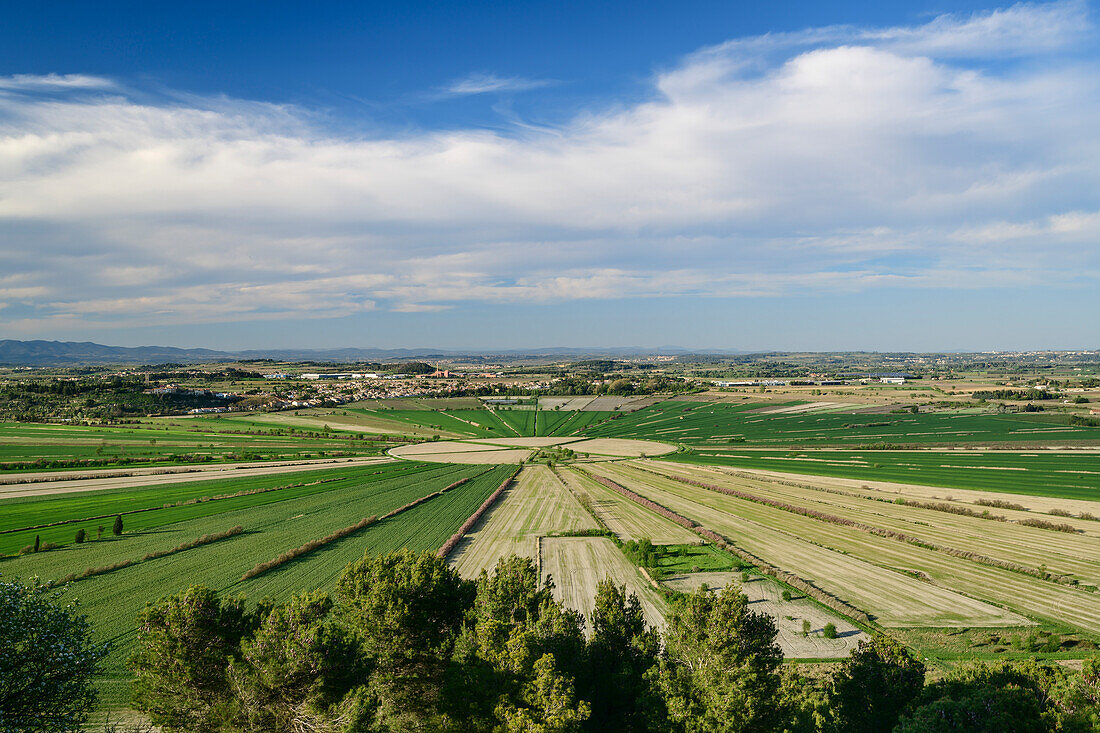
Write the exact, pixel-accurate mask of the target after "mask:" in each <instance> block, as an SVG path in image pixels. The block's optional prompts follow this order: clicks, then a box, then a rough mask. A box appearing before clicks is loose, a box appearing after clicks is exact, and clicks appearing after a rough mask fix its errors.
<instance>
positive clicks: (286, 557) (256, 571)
mask: <svg viewBox="0 0 1100 733" xmlns="http://www.w3.org/2000/svg"><path fill="white" fill-rule="evenodd" d="M490 470H492V469H491V468H488V469H486V470H484V471H482V472H481V473H479V474H475V475H473V476H467V477H466V478H464V479H459V480H458V481H455V482H454V483H453V484H450V485H448V486H445V487H443V488H442V489H440V490H439V491H433V492H432V493H430V494H428V495H426V496H422V497H420V498H419V499H415V500H414V501H410V502H409V503H408V504H405V505H404V506H401V507H398V508H397V509H394V510H393V511H391V512H389V513H387V514H383V515H382V516H381V517H379V516H377V515H371V516H369V517H364V518H363V519H360V520H359V521H358V522H356V523H355V524H352V525H349V526H347V527H343V528H341V529H338V530H336V531H335V532H333V533H331V534H329V535H326V536H324V537H322V538H320V539H317V540H310V541H309V542H307V543H305V544H304V545H300V546H298V547H295V548H294V549H293V550H287V551H286V552H284V553H283V554H281V555H279V556H278V557H275V558H272V559H271V560H266V561H264V562H262V563H258V564H257V565H255V566H254V567H253V568H252V569H251V570H248V571H247V572H245V573H244V575H242V576H241V580H242V581H244V580H249V579H251V578H255V577H256V576H258V575H263V574H264V573H266V572H267V571H269V570H274V569H275V568H277V567H279V566H280V565H284V564H286V563H288V562H290V561H291V560H296V559H298V558H300V557H304V556H306V555H308V554H310V553H311V552H314V551H315V550H319V549H321V548H322V547H324V546H325V545H327V544H329V543H331V542H335V541H336V540H340V539H343V538H345V537H349V536H351V535H353V534H355V533H356V532H358V531H360V530H362V529H366V528H367V527H370V526H373V525H375V524H378V523H379V522H382V521H384V520H386V519H392V518H393V517H396V516H397V515H398V514H401V513H402V512H406V511H408V510H409V509H412V508H413V507H416V506H419V505H421V504H423V503H424V502H426V501H429V500H431V499H434V498H436V497H437V496H442V495H443V494H444V493H446V492H448V491H450V490H451V489H455V488H458V487H459V486H462V485H463V484H465V483H467V482H469V481H472V480H473V479H475V478H478V477H480V476H484V475H485V474H486V473H488V472H489V471H490Z"/></svg>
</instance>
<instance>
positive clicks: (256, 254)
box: [0, 2, 1100, 330]
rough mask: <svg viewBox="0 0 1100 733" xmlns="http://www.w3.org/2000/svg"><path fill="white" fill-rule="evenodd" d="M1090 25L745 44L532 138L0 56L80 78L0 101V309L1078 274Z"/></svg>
mask: <svg viewBox="0 0 1100 733" xmlns="http://www.w3.org/2000/svg"><path fill="white" fill-rule="evenodd" d="M1091 32H1092V30H1091V26H1090V25H1089V22H1088V19H1087V13H1086V8H1085V6H1083V5H1081V4H1080V3H1073V2H1071V3H1055V4H1050V5H1016V6H1013V7H1011V8H1008V9H1006V10H1000V11H993V12H990V13H985V14H979V15H975V16H972V17H954V16H945V17H942V18H938V19H935V20H933V21H931V22H929V23H927V24H924V25H922V26H918V27H913V28H896V29H857V28H827V29H818V30H809V31H806V32H803V33H800V34H787V35H785V36H766V37H760V38H754V39H741V40H737V41H733V42H730V43H728V44H723V45H721V46H717V47H714V48H709V49H704V50H702V51H700V52H699V53H696V54H693V55H692V56H690V57H688V58H686V59H685V60H684V61H683V62H682V63H681V64H680V65H679V66H677V67H676V68H673V69H670V70H668V71H666V72H663V73H661V74H659V75H658V76H657V77H656V78H655V79H654V81H653V92H652V94H651V96H650V98H649V99H648V100H646V101H643V102H641V103H638V104H635V105H633V106H630V107H623V106H620V105H614V104H612V103H609V104H608V106H607V108H606V109H604V110H600V109H591V110H588V111H586V112H584V113H582V114H579V115H577V116H576V117H575V118H574V119H573V120H572V121H570V122H569V123H567V124H564V125H560V126H557V127H555V128H553V129H552V130H549V131H546V132H542V131H537V130H534V131H533V130H530V129H515V130H511V131H507V132H489V131H485V130H473V129H471V130H458V131H448V132H431V131H428V132H422V133H417V134H411V133H406V134H403V135H400V136H391V137H379V136H375V137H360V138H352V137H347V136H340V135H336V134H333V133H331V132H328V131H327V130H326V129H325V128H324V127H323V126H321V125H320V124H319V123H318V121H317V120H316V119H314V118H313V117H312V116H311V115H310V114H309V113H308V112H306V111H302V110H299V109H295V108H289V107H281V106H276V105H268V104H257V103H246V102H240V101H236V100H231V99H217V100H203V99H197V98H194V97H186V96H181V97H178V98H175V99H173V100H171V101H170V102H165V103H156V104H154V103H150V102H148V101H144V102H143V101H139V100H137V99H134V98H131V97H130V96H127V95H126V94H125V93H124V92H122V91H119V89H118V88H117V87H112V86H111V85H110V83H109V82H106V81H103V80H96V79H95V78H94V77H69V76H65V77H53V76H51V77H34V79H38V80H40V81H37V82H33V81H31V80H30V79H29V78H26V77H9V78H8V79H6V80H0V90H3V89H9V90H13V89H22V90H31V89H32V88H45V87H49V88H51V89H53V90H55V91H56V90H57V89H64V88H66V87H71V88H72V89H74V90H77V91H79V92H80V93H79V94H71V95H67V94H65V93H63V92H62V93H51V94H49V95H36V94H10V95H4V94H0V270H2V271H4V272H5V273H6V276H7V277H8V278H18V280H14V279H13V280H11V281H10V282H7V283H5V281H4V280H0V297H2V298H3V299H4V302H6V303H8V308H7V309H6V310H5V316H6V319H7V320H6V323H7V324H8V326H9V327H10V328H23V329H27V330H32V329H34V328H36V327H39V326H42V327H45V326H47V325H50V324H57V323H70V324H71V323H86V324H102V323H115V324H117V325H119V326H125V325H131V324H146V325H155V324H157V323H199V322H203V323H206V322H216V321H247V320H256V319H273V318H281V319H285V318H329V317H335V316H340V315H348V314H353V313H357V312H361V311H363V310H365V309H373V308H382V309H389V310H399V311H404V312H422V311H432V310H440V309H446V308H450V307H455V306H457V305H459V304H462V303H464V302H469V301H478V302H486V303H552V302H559V301H565V300H576V299H596V298H599V299H610V298H623V297H772V296H778V295H784V294H789V293H806V292H858V291H861V290H866V289H874V288H884V287H890V288H898V287H909V288H935V287H949V288H978V287H1010V286H1017V285H1027V284H1043V283H1081V284H1091V285H1093V286H1095V285H1096V282H1095V278H1096V272H1097V271H1098V270H1100V252H1098V251H1097V247H1096V234H1097V229H1098V228H1100V225H1098V224H1097V221H1098V220H1100V219H1098V215H1097V214H1096V213H1095V212H1096V211H1100V141H1098V138H1097V136H1096V134H1095V131H1096V130H1097V129H1100V74H1097V73H1096V71H1097V70H1096V68H1095V66H1094V65H1090V64H1086V63H1085V62H1081V61H1079V60H1073V59H1072V58H1071V56H1067V57H1066V58H1062V57H1061V56H1059V55H1058V49H1060V48H1066V47H1069V46H1071V45H1072V44H1074V43H1077V42H1079V40H1080V38H1081V37H1082V34H1087V33H1091ZM1019 54H1032V55H1042V58H1043V60H1042V63H1029V64H1022V65H1016V64H1013V63H1011V61H1006V60H1005V59H1006V57H1009V56H1013V55H1019ZM960 58H965V59H966V62H965V63H959V62H958V59H960ZM43 79H45V80H51V81H41V80H43ZM535 83H536V82H529V81H525V80H519V79H503V78H499V77H494V76H483V77H478V78H468V79H466V80H463V81H462V82H458V83H456V84H455V85H453V86H452V91H453V92H454V93H456V94H458V93H464V94H471V93H480V92H484V91H492V90H503V89H509V88H510V89H519V88H532V87H530V86H527V87H523V85H524V84H535ZM35 84H37V85H38V86H37V87H35ZM1037 251H1041V252H1042V254H1043V256H1042V258H1041V261H1042V264H1043V266H1042V267H1036V261H1037V258H1036V256H1035V253H1036V252H1037ZM16 309H19V310H20V313H21V314H23V315H21V316H20V317H19V318H18V319H13V318H11V316H10V314H11V313H12V311H14V310H16ZM35 324H38V325H37V326H36V325H35Z"/></svg>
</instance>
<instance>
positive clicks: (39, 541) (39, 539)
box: [34, 535, 42, 552]
mask: <svg viewBox="0 0 1100 733" xmlns="http://www.w3.org/2000/svg"><path fill="white" fill-rule="evenodd" d="M41 545H42V537H41V536H40V535H35V536H34V551H35V552H38V548H39V547H40V546H41Z"/></svg>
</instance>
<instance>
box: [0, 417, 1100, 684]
mask: <svg viewBox="0 0 1100 733" xmlns="http://www.w3.org/2000/svg"><path fill="white" fill-rule="evenodd" d="M601 400H602V401H601ZM536 402H537V406H536ZM595 408H601V409H595ZM876 409H879V411H878V412H867V411H865V409H864V406H863V405H861V403H858V402H840V401H833V402H830V401H825V400H819V401H809V400H801V399H793V398H792V399H785V398H784V397H783V396H779V397H772V398H768V399H766V400H765V399H758V398H756V397H755V396H747V397H746V398H744V399H741V398H740V397H737V398H731V397H729V396H722V397H721V398H717V397H714V398H712V397H708V396H698V397H691V398H683V397H681V398H674V399H663V400H662V399H660V398H651V397H646V398H638V399H628V398H620V397H614V398H612V397H595V398H594V397H590V396H588V397H553V398H539V399H538V400H537V401H536V400H535V399H532V398H527V399H526V400H525V401H524V402H523V403H521V404H515V405H496V404H486V403H483V402H482V401H480V400H477V399H474V398H451V399H441V400H438V401H433V400H430V399H417V400H414V399H403V400H390V401H381V400H378V401H373V402H364V403H357V404H351V405H348V406H346V407H340V408H336V409H329V408H323V409H309V410H301V411H294V412H289V411H287V412H274V413H266V414H265V413H253V414H248V415H243V414H239V415H234V414H225V415H217V416H210V415H202V416H188V417H158V418H147V419H145V420H143V421H141V422H139V423H138V422H135V423H130V424H126V425H111V426H94V425H84V426H81V425H45V424H38V425H3V426H0V436H6V437H8V438H11V440H5V441H0V445H2V446H3V449H2V450H3V453H2V458H3V459H5V460H6V461H7V462H8V463H9V464H15V463H19V464H21V465H25V464H28V463H34V462H37V461H39V460H40V459H43V460H45V459H47V458H49V459H50V460H56V461H58V462H59V463H58V465H56V466H54V467H46V466H42V465H38V470H39V473H38V474H34V475H30V474H29V473H28V469H27V468H23V469H22V470H21V471H15V470H10V471H8V473H7V475H6V476H5V477H3V481H7V482H10V483H9V484H8V485H4V486H3V487H2V493H0V497H3V498H0V572H2V573H3V574H4V575H5V576H7V577H12V576H15V577H20V576H21V577H30V576H38V577H40V578H42V579H43V580H48V581H53V580H58V579H62V578H66V577H76V578H77V579H76V580H74V581H72V582H71V585H70V587H69V589H68V590H67V591H66V594H67V595H68V596H69V597H71V598H74V599H77V600H79V601H80V603H81V607H82V609H83V611H84V612H85V613H87V614H88V615H89V617H90V619H91V621H92V625H93V627H94V628H95V629H96V633H97V639H100V640H111V641H112V642H113V643H114V644H115V650H114V652H112V656H111V657H110V659H109V660H108V664H107V667H106V669H105V673H104V676H103V678H102V680H101V685H102V687H103V690H104V692H105V693H106V695H107V697H106V700H107V702H108V703H109V704H110V705H113V706H118V705H122V704H124V702H125V699H126V689H127V679H128V673H127V670H126V668H125V665H124V659H125V657H126V655H127V654H128V650H129V649H130V648H131V646H132V644H133V639H134V634H133V623H134V618H135V616H136V614H137V612H138V611H139V610H140V609H141V608H142V607H143V606H144V604H145V603H146V602H147V601H149V600H153V599H155V598H156V597H159V596H160V595H163V594H164V593H168V592H174V591H176V590H179V589H181V588H184V587H186V586H187V585H189V584H193V583H202V584H205V585H208V586H210V587H211V588H214V589H216V590H217V591H219V592H223V593H226V594H235V593H245V594H247V596H248V597H249V598H250V599H252V600H253V601H257V600H259V599H261V598H263V597H266V596H270V597H272V598H276V599H285V598H287V597H289V596H290V595H292V594H294V593H297V592H301V591H304V590H308V589H313V588H321V589H331V588H332V587H333V584H334V582H335V578H336V577H337V575H338V573H339V572H340V570H341V569H342V568H343V567H344V566H345V565H346V564H347V563H349V562H351V561H353V560H355V559H357V558H358V557H361V556H362V554H363V552H364V551H371V552H384V551H387V550H390V549H396V548H400V547H409V548H412V549H427V550H432V549H437V548H440V547H441V546H442V545H443V544H444V542H446V541H447V540H448V539H449V538H450V537H451V535H452V534H453V533H454V532H455V531H456V529H458V528H459V527H460V526H462V525H463V524H464V522H466V520H467V518H469V517H470V516H471V514H473V513H474V512H475V511H476V510H478V508H479V507H481V506H482V503H483V502H485V500H486V498H487V497H489V496H490V495H491V494H493V492H494V491H495V490H496V489H497V488H498V487H499V486H500V485H501V482H502V481H503V480H504V479H505V478H506V477H508V476H509V475H511V473H512V472H513V471H515V470H516V469H517V468H519V473H518V475H517V477H516V479H515V481H514V483H513V484H512V485H511V486H510V487H509V488H507V489H505V490H504V491H503V492H502V493H501V495H500V497H499V498H498V499H497V500H496V501H495V503H493V504H492V505H491V506H490V507H489V508H488V509H487V510H486V512H485V514H484V515H483V516H481V517H480V518H479V519H478V520H477V521H476V523H474V524H473V525H472V527H471V528H470V530H469V532H468V533H467V534H466V535H465V536H464V537H463V538H462V539H461V540H458V544H457V545H456V546H455V548H454V550H453V551H451V552H450V553H449V554H448V555H447V560H448V562H449V563H450V564H451V565H452V567H454V568H455V569H456V570H457V571H458V572H459V573H460V575H462V576H463V577H466V578H473V577H476V576H477V575H478V574H479V573H480V572H481V571H483V570H491V569H492V568H493V567H494V566H495V564H496V562H497V561H498V560H499V559H500V558H502V557H506V556H509V555H512V554H516V555H521V556H525V557H529V558H531V559H532V560H533V561H534V562H536V564H537V565H538V567H539V568H540V569H541V572H542V573H543V574H544V575H549V576H551V577H552V578H553V580H554V582H555V584H556V590H555V594H556V597H557V598H558V599H559V600H562V601H563V602H565V603H566V604H567V605H569V606H570V607H572V608H574V609H576V610H578V611H581V612H584V613H587V612H589V611H590V610H591V604H592V594H593V592H594V591H595V588H596V584H597V583H598V582H599V581H600V580H601V579H603V578H604V577H611V578H612V579H613V580H615V582H617V583H620V584H623V585H625V586H626V587H627V588H628V589H629V590H630V591H632V592H635V593H637V594H638V595H639V598H640V599H641V600H642V604H643V608H644V610H645V614H646V618H647V620H649V622H650V623H652V624H654V625H656V626H658V627H663V626H664V623H665V618H666V616H667V614H668V613H669V609H670V608H671V606H670V605H669V604H670V603H675V598H676V597H677V596H676V594H677V593H678V592H681V591H687V590H690V589H692V588H694V587H697V586H698V585H700V584H701V583H707V584H708V585H712V586H714V585H724V584H728V583H734V584H742V572H741V568H742V567H744V570H745V572H746V573H747V581H746V582H744V583H743V585H742V590H743V592H744V593H746V595H747V596H748V597H749V598H750V600H751V601H752V608H753V610H756V611H758V612H762V613H766V614H767V615H769V616H771V617H772V618H773V619H774V620H775V622H776V625H777V627H778V629H779V637H778V640H779V643H780V644H781V646H782V648H783V650H784V653H785V654H786V655H787V656H788V657H789V658H792V659H834V658H838V657H841V656H843V655H845V654H846V653H847V652H848V651H849V650H850V649H851V648H852V646H853V645H854V644H855V643H857V642H858V641H859V640H860V639H862V638H865V636H866V634H867V632H868V631H869V630H871V629H876V630H878V631H880V632H885V633H888V634H891V635H894V636H896V637H897V638H901V639H905V640H909V642H910V643H912V644H913V645H914V646H915V647H916V648H918V649H919V650H920V651H921V652H922V653H924V654H927V655H930V658H936V659H946V660H955V659H961V658H965V656H966V655H965V654H964V653H963V652H961V651H959V650H957V649H955V648H954V646H952V645H953V644H957V642H955V641H952V640H954V639H955V638H956V637H957V636H959V635H966V636H967V638H970V637H974V639H975V642H974V643H976V644H977V643H979V641H980V639H979V637H978V636H974V635H975V634H979V636H980V634H986V635H987V636H988V638H994V637H996V638H998V639H1009V638H1018V637H1019V638H1023V637H1025V636H1026V635H1028V634H1033V633H1039V632H1040V631H1041V632H1042V633H1044V634H1048V635H1049V634H1056V635H1058V634H1060V635H1064V637H1065V639H1066V642H1065V645H1063V646H1061V647H1058V646H1057V645H1055V646H1056V648H1054V649H1053V650H1050V649H1048V650H1046V651H1045V652H1044V653H1045V654H1050V655H1053V656H1062V657H1075V656H1076V657H1079V656H1081V654H1082V653H1087V652H1088V650H1090V649H1092V648H1095V645H1096V644H1097V643H1100V592H1097V590H1096V588H1098V587H1100V559H1098V558H1100V522H1098V521H1095V520H1094V519H1092V518H1091V517H1093V516H1097V515H1100V502H1098V501H1097V496H1098V495H1100V452H1098V451H1096V450H1094V449H1090V448H1089V444H1090V443H1089V441H1090V440H1092V439H1093V438H1094V436H1095V435H1096V434H1097V429H1096V428H1091V427H1087V426H1074V425H1069V424H1068V422H1067V420H1066V418H1065V416H1064V415H1059V414H1044V413H1037V414H1030V413H1028V414H1025V413H1006V414H995V413H993V412H989V411H985V412H980V411H975V410H954V411H950V410H947V411H941V412H933V413H924V412H918V413H916V414H914V413H912V412H909V411H906V412H904V413H902V412H890V411H887V412H882V411H881V408H877V407H876ZM5 431H6V432H5ZM1008 445H1011V446H1013V448H1012V449H1008V448H1006V447H1004V446H1008ZM997 446H1001V447H1000V448H997ZM1052 448H1057V449H1052ZM175 455H179V456H180V458H178V459H176V460H172V457H173V456H175ZM196 455H199V456H201V460H200V459H196V458H195V456H196ZM50 456H53V458H50ZM279 459H283V460H284V461H285V462H286V464H287V465H280V463H279ZM79 460H89V461H91V460H94V461H98V462H97V463H94V464H93V465H94V466H96V468H95V470H94V471H92V472H89V471H84V472H80V471H74V470H73V468H74V466H68V467H67V468H66V466H65V465H63V463H64V461H79ZM249 460H250V461H251V462H248V461H249ZM112 461H114V462H115V463H114V465H113V466H112V465H111V462H112ZM193 461H197V462H198V463H210V464H212V465H210V466H202V465H194V466H193V465H192V462H193ZM309 461H312V464H311V465H305V463H304V462H309ZM319 461H326V462H325V463H321V462H319ZM334 461H348V463H341V462H334ZM228 463H232V464H233V465H232V466H226V468H229V469H230V470H225V471H210V470H208V469H213V468H216V465H215V464H222V465H224V464H228ZM253 463H254V464H255V466H256V467H250V466H252V464H253ZM165 467H167V468H165ZM192 469H193V470H201V471H202V473H201V474H200V473H181V472H182V471H189V470H192ZM161 470H171V471H177V473H171V474H165V475H150V474H151V472H154V471H161ZM112 473H114V474H117V475H113V476H112V475H110V474H112ZM70 475H77V476H80V478H71V477H70ZM51 478H53V479H55V480H46V479H51ZM601 479H602V480H603V481H604V482H603V483H601ZM16 482H28V483H16ZM607 482H611V483H610V484H608V483H607ZM615 486H618V487H621V488H623V489H625V492H624V491H619V490H617V489H616V488H614V487H615ZM443 489H447V490H446V491H443V493H437V492H440V491H442V490H443ZM632 497H633V498H632ZM416 502H420V503H416ZM410 505H412V506H410ZM398 509H402V511H400V512H399V513H397V514H395V515H394V516H391V517H388V518H382V519H374V518H376V517H384V516H385V515H387V514H388V513H390V512H393V511H395V510H398ZM117 516H121V518H122V521H123V525H124V530H123V532H122V534H121V536H117V537H116V536H115V535H114V534H113V532H112V526H113V523H114V520H115V517H117ZM238 527H239V528H240V529H239V530H238V529H236V528H238ZM101 528H102V529H101ZM81 531H82V532H83V537H84V541H83V542H81V543H77V542H76V535H77V533H78V532H81ZM707 532H710V533H714V534H707ZM704 538H706V539H707V543H706V544H702V543H703V541H704ZM36 539H37V540H38V542H39V543H40V544H41V545H42V546H43V547H51V546H54V545H56V547H52V549H48V550H45V551H40V552H37V553H36V552H33V551H26V550H28V548H30V547H33V545H34V543H35V541H36ZM322 540H323V541H322ZM718 540H721V541H718ZM647 541H648V542H647ZM649 542H651V543H653V545H652V546H651V545H649ZM643 545H644V546H646V547H651V549H652V553H651V554H653V555H656V558H655V559H654V560H653V562H652V563H650V562H648V561H645V560H643V559H642V558H641V556H639V555H637V554H631V553H634V552H636V551H637V548H639V547H642V546H643ZM20 551H25V552H23V553H22V554H20ZM754 566H755V567H754ZM257 568H259V571H256V569H257ZM642 568H645V571H644V572H643V570H642ZM646 573H649V575H647V574H646ZM246 574H248V575H249V576H250V577H247V579H246V578H245V577H244V576H245V575H246ZM84 576H86V577H84ZM769 576H772V577H769ZM650 578H652V579H653V581H655V582H651V581H650ZM785 591H786V595H784V592H785ZM788 599H789V600H788ZM845 614H847V616H848V617H847V618H846V617H845ZM804 621H805V622H807V623H809V625H810V629H809V632H808V633H807V634H806V635H805V636H803V635H802V631H803V622H804ZM825 624H833V625H834V626H835V627H836V628H837V629H838V631H839V635H838V637H837V638H835V639H833V638H829V639H827V638H825V637H824V636H823V635H822V632H821V629H822V628H823V627H824V626H825ZM984 638H986V637H984V636H982V637H981V639H984ZM1044 638H1046V637H1044ZM1074 645H1076V646H1074ZM986 646H987V647H988V648H990V649H994V648H997V649H999V648H1000V647H998V646H996V645H995V644H993V643H992V642H990V643H989V644H987V645H986ZM1001 646H1004V645H1001ZM976 648H978V647H976ZM982 648H983V649H984V648H985V647H982ZM948 649H950V651H946V650H948ZM941 651H942V652H943V654H942V655H940V652H941ZM983 653H985V652H984V651H983ZM990 653H993V652H990ZM997 653H1008V654H1012V653H1021V654H1022V653H1023V652H1014V651H1007V652H1006V651H1001V652H997ZM938 655H939V656H938ZM952 655H953V656H952Z"/></svg>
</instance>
